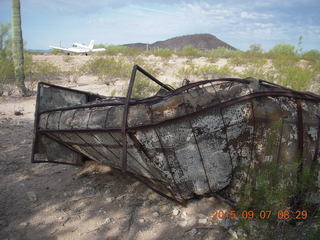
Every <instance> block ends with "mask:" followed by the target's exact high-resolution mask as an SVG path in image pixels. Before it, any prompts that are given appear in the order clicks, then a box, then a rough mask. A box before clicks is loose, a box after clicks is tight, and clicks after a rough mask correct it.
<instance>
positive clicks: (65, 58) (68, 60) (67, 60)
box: [62, 55, 73, 63]
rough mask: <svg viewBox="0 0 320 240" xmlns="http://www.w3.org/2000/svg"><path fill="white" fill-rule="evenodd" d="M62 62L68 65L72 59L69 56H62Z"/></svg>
mask: <svg viewBox="0 0 320 240" xmlns="http://www.w3.org/2000/svg"><path fill="white" fill-rule="evenodd" d="M62 60H63V61H64V62H65V63H70V62H72V61H73V57H71V56H70V55H66V56H63V58H62Z"/></svg>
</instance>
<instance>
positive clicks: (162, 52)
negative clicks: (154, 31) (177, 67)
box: [151, 48, 173, 59]
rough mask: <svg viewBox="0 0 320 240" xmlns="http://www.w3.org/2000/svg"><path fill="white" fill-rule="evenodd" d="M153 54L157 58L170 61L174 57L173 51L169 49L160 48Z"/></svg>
mask: <svg viewBox="0 0 320 240" xmlns="http://www.w3.org/2000/svg"><path fill="white" fill-rule="evenodd" d="M151 53H152V54H153V55H155V56H159V57H162V58H165V59H168V58H170V57H171V56H172V55H173V51H172V50H170V49H167V48H159V49H156V50H153V51H152V52H151Z"/></svg>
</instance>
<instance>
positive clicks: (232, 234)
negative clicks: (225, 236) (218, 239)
mask: <svg viewBox="0 0 320 240" xmlns="http://www.w3.org/2000/svg"><path fill="white" fill-rule="evenodd" d="M228 233H229V234H230V235H231V236H232V237H233V239H238V235H237V233H236V232H235V231H233V230H232V229H231V228H229V229H228Z"/></svg>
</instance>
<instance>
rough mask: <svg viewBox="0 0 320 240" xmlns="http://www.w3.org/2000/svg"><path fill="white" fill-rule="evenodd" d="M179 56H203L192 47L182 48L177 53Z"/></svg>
mask: <svg viewBox="0 0 320 240" xmlns="http://www.w3.org/2000/svg"><path fill="white" fill-rule="evenodd" d="M178 54H179V55H180V56H185V57H201V56H203V55H204V53H202V52H201V51H200V50H199V49H197V48H194V47H193V46H192V45H187V46H184V47H183V49H182V50H181V51H179V52H178Z"/></svg>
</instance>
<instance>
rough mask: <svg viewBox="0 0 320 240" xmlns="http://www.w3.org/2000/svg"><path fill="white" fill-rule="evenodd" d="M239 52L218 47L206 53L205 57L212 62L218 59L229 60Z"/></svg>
mask: <svg viewBox="0 0 320 240" xmlns="http://www.w3.org/2000/svg"><path fill="white" fill-rule="evenodd" d="M239 53H240V51H239V50H232V49H229V48H225V47H218V48H216V49H212V50H210V51H208V52H207V56H208V57H209V58H211V59H213V60H215V59H218V58H230V57H233V56H235V55H237V54H239Z"/></svg>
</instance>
